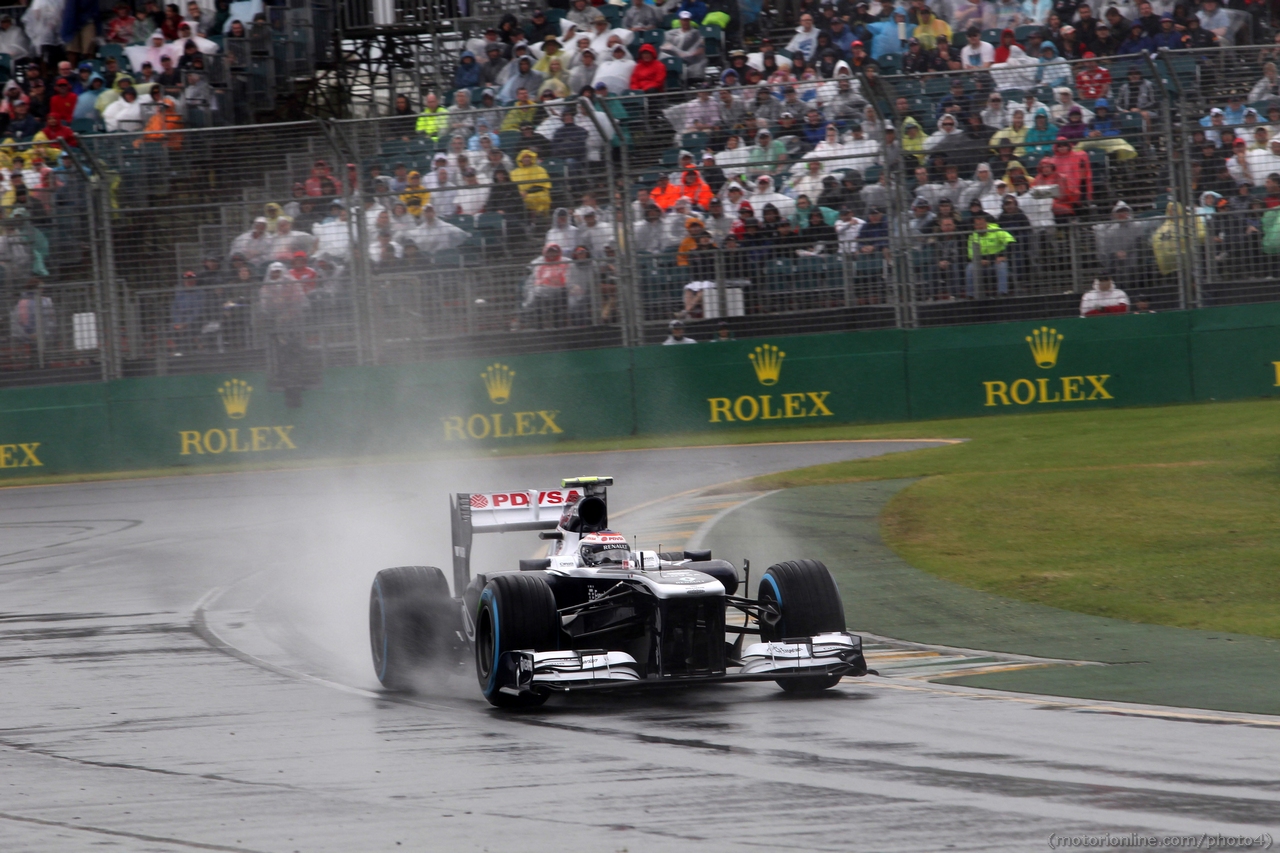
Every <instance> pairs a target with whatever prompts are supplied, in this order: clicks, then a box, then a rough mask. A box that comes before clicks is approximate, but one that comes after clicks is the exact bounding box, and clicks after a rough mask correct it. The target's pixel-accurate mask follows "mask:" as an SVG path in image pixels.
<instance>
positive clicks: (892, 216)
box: [858, 72, 911, 329]
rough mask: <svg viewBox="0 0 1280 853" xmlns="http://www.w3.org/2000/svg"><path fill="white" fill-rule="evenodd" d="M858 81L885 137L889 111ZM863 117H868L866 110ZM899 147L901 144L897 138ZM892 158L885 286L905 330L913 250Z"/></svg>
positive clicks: (900, 183)
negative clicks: (907, 236)
mask: <svg viewBox="0 0 1280 853" xmlns="http://www.w3.org/2000/svg"><path fill="white" fill-rule="evenodd" d="M858 84H859V86H860V87H861V88H862V91H863V92H865V93H866V98H867V104H868V105H869V106H870V107H871V110H872V111H873V112H874V113H875V117H876V123H877V125H878V127H877V128H876V131H877V135H878V136H879V138H880V139H881V140H883V139H884V131H885V124H886V119H885V114H884V112H883V111H882V110H881V108H880V104H879V103H878V102H877V101H876V100H875V95H874V93H873V92H872V91H871V85H870V84H869V83H868V82H867V77H866V75H865V74H863V73H861V72H859V73H858ZM892 106H893V104H892V102H890V107H891V108H892ZM863 117H864V118H865V117H866V116H865V113H864V115H863ZM897 135H898V132H897V128H896V126H895V128H894V136H895V137H896V136H897ZM895 146H897V142H896V141H895ZM881 147H882V148H883V149H884V152H885V154H888V149H887V148H885V147H884V145H883V143H882V144H881ZM896 151H897V153H898V156H899V165H901V163H902V160H901V159H900V158H901V156H902V149H901V147H900V146H899V147H897V148H896ZM890 159H891V158H889V157H888V156H886V157H884V158H883V160H884V165H883V166H882V171H881V174H882V175H884V177H885V187H886V189H887V190H888V194H889V209H888V211H886V213H885V215H886V216H887V217H888V218H889V269H887V270H885V275H884V286H885V297H886V298H887V299H888V300H889V304H890V305H892V306H893V318H894V320H893V322H894V325H895V326H896V327H897V328H899V329H905V328H907V327H908V325H909V319H908V316H907V312H908V308H907V306H906V305H905V304H904V303H905V301H906V294H907V287H908V283H907V277H908V275H909V274H908V272H907V268H908V264H907V258H908V257H909V254H910V251H911V250H910V246H909V244H910V241H909V240H908V239H907V238H906V237H905V236H904V234H903V227H904V225H905V224H906V223H905V222H904V219H905V217H904V216H903V214H902V211H903V209H904V208H903V200H902V192H903V190H904V188H905V183H904V182H903V180H902V179H901V177H900V176H899V175H898V174H896V173H895V171H894V169H893V168H892V167H891V165H890Z"/></svg>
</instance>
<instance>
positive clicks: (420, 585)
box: [369, 566, 461, 691]
mask: <svg viewBox="0 0 1280 853" xmlns="http://www.w3.org/2000/svg"><path fill="white" fill-rule="evenodd" d="M460 625H461V616H460V613H459V611H458V609H457V606H456V605H455V604H454V602H453V599H451V598H450V597H449V582H448V581H447V580H445V576H444V572H442V571H440V570H439V569H437V568H435V567H434V566H398V567H396V568H394V569H383V570H382V571H380V572H378V575H377V577H375V578H374V579H373V587H372V588H371V589H370V591H369V645H370V647H371V650H372V652H373V671H374V673H375V674H377V676H378V680H379V681H381V682H382V684H383V686H384V687H386V688H387V689H389V690H403V691H412V689H413V676H414V674H415V672H416V671H417V670H419V669H421V668H423V667H425V666H429V665H431V664H446V663H447V664H452V663H454V662H455V659H456V653H455V651H454V647H455V645H456V642H455V641H456V629H457V627H459V626H460Z"/></svg>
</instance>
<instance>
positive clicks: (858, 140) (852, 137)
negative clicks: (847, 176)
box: [844, 122, 882, 172]
mask: <svg viewBox="0 0 1280 853" xmlns="http://www.w3.org/2000/svg"><path fill="white" fill-rule="evenodd" d="M881 150H882V146H881V145H880V143H878V142H876V141H875V140H874V139H869V138H867V136H866V134H864V133H863V125H861V124H859V123H858V122H850V124H849V135H848V136H847V137H846V138H845V140H844V154H845V162H846V163H847V165H846V166H844V168H847V169H857V170H858V171H859V172H865V171H866V170H867V169H869V168H870V167H872V166H875V165H877V164H878V163H879V162H880V151H881Z"/></svg>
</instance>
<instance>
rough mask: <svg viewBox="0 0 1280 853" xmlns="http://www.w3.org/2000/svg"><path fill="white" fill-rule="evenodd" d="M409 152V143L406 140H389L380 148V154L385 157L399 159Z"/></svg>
mask: <svg viewBox="0 0 1280 853" xmlns="http://www.w3.org/2000/svg"><path fill="white" fill-rule="evenodd" d="M408 150H409V141H408V140H406V139H387V140H384V141H383V143H382V145H380V146H379V147H378V153H379V154H380V155H382V156H383V157H399V156H400V155H402V154H405V153H407V152H408Z"/></svg>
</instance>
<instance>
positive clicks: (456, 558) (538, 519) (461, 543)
mask: <svg viewBox="0 0 1280 853" xmlns="http://www.w3.org/2000/svg"><path fill="white" fill-rule="evenodd" d="M612 485H613V478H612V477H574V478H571V479H567V480H562V481H561V487H560V488H559V489H527V490H524V491H517V492H483V493H482V492H458V493H457V494H455V495H453V496H451V497H450V498H449V516H450V521H451V528H452V531H451V533H452V539H453V589H454V594H455V595H462V590H464V589H466V586H467V583H468V582H470V580H471V539H472V534H474V533H514V532H516V531H521V530H555V529H556V526H557V525H558V524H559V523H560V517H561V516H562V515H563V513H564V510H565V508H566V507H572V506H574V505H575V504H579V503H580V502H581V501H582V499H583V498H596V499H598V500H599V502H600V507H599V510H600V512H601V514H602V519H603V522H604V524H607V520H608V515H607V511H606V508H607V504H606V500H607V498H606V487H607V486H612ZM604 524H602V525H601V526H604Z"/></svg>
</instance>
